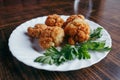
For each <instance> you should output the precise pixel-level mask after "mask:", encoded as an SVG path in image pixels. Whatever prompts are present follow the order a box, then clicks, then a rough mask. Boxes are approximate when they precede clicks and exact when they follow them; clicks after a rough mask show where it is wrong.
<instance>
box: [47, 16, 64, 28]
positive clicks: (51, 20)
mask: <svg viewBox="0 0 120 80" xmlns="http://www.w3.org/2000/svg"><path fill="white" fill-rule="evenodd" d="M63 23H64V20H63V19H62V18H61V17H60V16H59V15H57V14H53V15H48V17H47V19H46V21H45V24H46V25H47V26H52V27H54V26H58V27H62V25H63Z"/></svg>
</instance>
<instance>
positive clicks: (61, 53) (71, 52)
mask: <svg viewBox="0 0 120 80" xmlns="http://www.w3.org/2000/svg"><path fill="white" fill-rule="evenodd" d="M101 31H102V28H101V27H98V28H97V29H95V30H93V32H92V33H91V34H90V39H89V40H88V41H86V42H84V43H81V44H80V43H79V44H78V45H75V46H72V45H69V44H66V45H64V46H63V47H62V48H61V49H60V50H58V49H57V48H55V47H53V46H52V47H50V48H49V49H47V50H46V52H45V53H44V56H39V57H37V58H36V59H35V60H34V61H35V62H39V63H43V64H50V65H52V64H55V65H60V64H62V63H64V62H66V61H70V60H74V59H76V58H77V59H90V58H91V56H90V53H89V50H93V51H108V50H110V49H111V48H110V47H105V41H101V42H96V41H94V40H96V39H98V38H100V37H101V36H102V34H101Z"/></svg>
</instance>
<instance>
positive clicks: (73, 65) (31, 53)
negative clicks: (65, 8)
mask: <svg viewBox="0 0 120 80" xmlns="http://www.w3.org/2000/svg"><path fill="white" fill-rule="evenodd" d="M61 17H62V18H63V19H64V20H66V19H67V18H68V17H69V16H64V15H61ZM46 18H47V16H43V17H38V18H34V19H32V20H29V21H27V22H25V23H23V24H21V25H20V26H18V27H17V28H16V29H15V30H14V31H13V32H12V34H11V35H10V38H9V43H8V45H9V49H10V51H11V52H12V54H13V56H14V57H16V58H17V59H18V60H19V61H21V62H23V63H24V64H26V65H28V66H32V67H34V68H37V69H44V70H49V71H70V70H78V69H81V68H85V67H89V66H91V65H93V64H95V63H98V62H99V61H100V60H102V59H103V58H105V57H106V56H107V54H108V53H109V51H105V52H96V51H94V52H92V51H91V52H90V55H91V59H82V60H78V59H75V60H72V61H68V62H65V63H63V64H61V65H60V66H56V65H48V64H45V65H43V64H41V63H36V62H34V60H35V59H36V58H37V57H38V56H41V55H43V52H44V51H43V50H41V49H40V47H39V46H38V43H37V40H35V39H31V38H30V37H29V36H28V35H27V28H28V27H29V26H34V25H35V24H38V23H43V24H44V22H45V20H46ZM86 21H87V22H88V23H89V25H90V28H91V29H92V30H93V29H96V28H97V27H101V26H100V25H99V24H97V23H95V22H93V21H90V20H86ZM102 34H103V36H102V37H101V38H100V39H99V40H106V46H109V47H111V45H112V44H111V37H110V35H109V33H108V32H107V31H106V30H105V29H104V28H103V31H102Z"/></svg>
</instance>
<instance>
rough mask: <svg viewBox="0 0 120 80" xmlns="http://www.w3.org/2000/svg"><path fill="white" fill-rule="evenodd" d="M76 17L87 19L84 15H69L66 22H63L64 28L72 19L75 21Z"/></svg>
mask: <svg viewBox="0 0 120 80" xmlns="http://www.w3.org/2000/svg"><path fill="white" fill-rule="evenodd" d="M76 18H80V19H83V20H84V19H85V18H84V16H83V15H80V14H79V15H71V16H70V17H68V18H67V20H66V22H64V24H63V28H64V27H65V26H66V25H67V24H68V23H69V22H71V21H73V20H74V19H76Z"/></svg>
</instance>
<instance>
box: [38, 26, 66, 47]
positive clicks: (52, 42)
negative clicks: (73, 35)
mask: <svg viewBox="0 0 120 80" xmlns="http://www.w3.org/2000/svg"><path fill="white" fill-rule="evenodd" d="M63 37H64V30H63V29H62V28H60V27H48V28H46V29H45V30H44V31H42V33H41V36H40V39H39V44H40V46H41V48H43V49H47V48H49V47H51V46H59V45H60V44H61V43H62V41H63Z"/></svg>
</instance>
